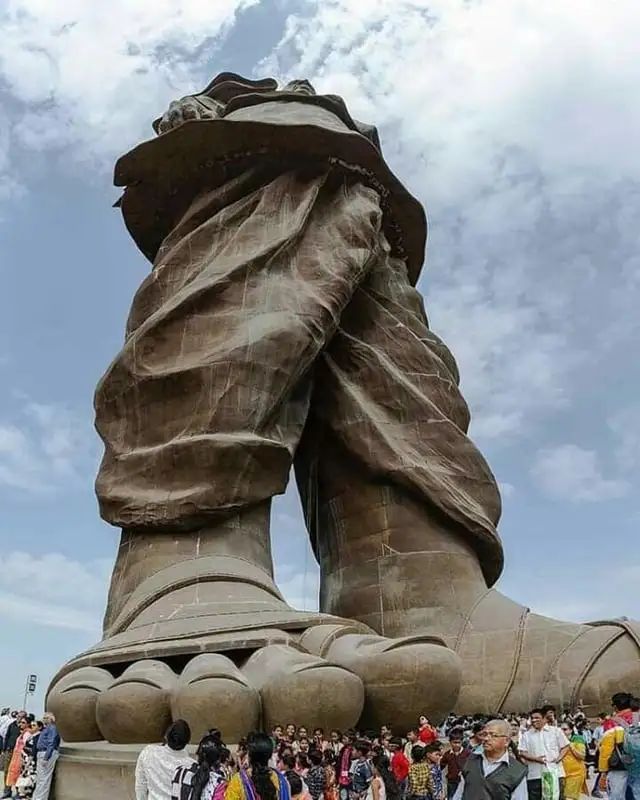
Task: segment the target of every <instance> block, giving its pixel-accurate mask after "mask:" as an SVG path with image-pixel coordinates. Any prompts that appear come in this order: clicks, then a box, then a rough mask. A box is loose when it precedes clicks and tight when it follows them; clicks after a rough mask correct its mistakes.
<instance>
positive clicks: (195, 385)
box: [48, 171, 459, 743]
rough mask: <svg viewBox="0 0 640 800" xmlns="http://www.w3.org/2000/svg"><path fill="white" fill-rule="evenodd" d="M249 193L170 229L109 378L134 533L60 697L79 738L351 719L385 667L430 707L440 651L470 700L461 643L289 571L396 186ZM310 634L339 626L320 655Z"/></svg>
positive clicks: (290, 185) (127, 531) (111, 503)
mask: <svg viewBox="0 0 640 800" xmlns="http://www.w3.org/2000/svg"><path fill="white" fill-rule="evenodd" d="M263 178H264V176H263ZM249 183H250V181H249ZM232 184H233V185H232V186H231V187H230V188H229V187H227V189H228V191H226V194H225V195H224V197H223V198H222V200H221V195H220V192H219V191H213V192H211V193H209V194H205V195H203V196H202V197H200V198H198V199H197V200H196V201H195V202H194V204H193V207H192V209H191V212H190V213H188V214H187V216H186V217H185V219H184V220H182V221H181V222H180V223H179V224H178V225H177V227H176V228H175V230H174V231H173V232H172V233H171V234H170V235H169V237H168V238H167V239H166V240H165V242H164V245H163V247H162V248H161V251H160V253H159V256H158V259H157V261H156V264H155V265H154V269H153V271H152V272H151V274H150V275H149V277H148V278H147V279H146V280H145V281H144V283H143V285H142V287H141V288H140V290H139V291H138V293H137V294H136V297H135V300H134V303H133V307H132V310H131V314H130V318H129V324H128V329H127V337H126V341H125V345H124V347H123V349H122V351H121V352H120V354H119V355H118V356H117V358H116V359H115V361H114V362H113V363H112V364H111V366H110V367H109V369H108V371H107V373H106V375H105V376H104V378H103V379H102V381H101V382H100V385H99V386H98V390H97V393H96V400H95V407H96V426H97V429H98V431H99V433H100V435H101V437H102V439H103V441H104V444H105V456H104V459H103V462H102V465H101V468H100V473H99V475H98V479H97V492H98V498H99V501H100V508H101V513H102V516H103V517H104V518H105V519H106V520H107V521H108V522H110V523H111V524H113V525H116V526H118V527H120V528H122V539H121V544H120V548H119V552H118V556H117V560H116V565H115V569H114V573H113V578H112V582H111V588H110V592H109V598H108V603H107V612H106V615H105V623H104V638H103V640H102V641H101V642H100V643H99V644H98V645H96V646H95V647H93V648H92V649H91V650H89V651H88V652H87V653H83V654H81V655H80V656H78V657H77V658H75V659H73V660H72V661H71V662H70V663H69V664H67V665H66V666H65V667H63V669H62V670H61V671H60V672H59V673H58V675H57V676H56V678H55V679H54V681H53V685H52V688H51V690H50V694H49V698H48V703H49V706H50V707H51V708H52V710H53V711H54V713H56V717H57V719H58V723H59V727H60V730H61V733H62V735H63V737H64V738H65V739H66V740H68V741H78V740H91V739H96V738H98V739H100V738H105V739H108V740H109V741H112V742H116V743H127V742H145V741H157V740H159V739H160V738H161V737H162V733H163V729H164V727H165V726H166V724H167V723H168V721H169V720H170V719H171V717H172V716H173V717H176V716H180V717H186V718H187V719H189V720H190V721H191V722H192V723H193V725H194V735H198V734H199V733H202V732H203V731H204V730H206V729H207V728H208V727H211V726H212V725H217V726H218V727H220V728H221V729H223V730H224V732H225V736H226V737H227V738H228V739H229V740H233V739H237V738H238V737H240V736H242V735H244V734H245V733H246V732H247V730H248V729H251V728H253V727H256V726H257V725H258V724H259V723H260V720H262V723H263V724H265V725H270V724H273V723H275V722H277V721H282V720H283V719H295V720H297V721H298V722H300V723H302V722H304V723H306V724H308V725H310V726H316V725H320V726H323V727H325V728H330V727H340V728H345V727H349V726H352V725H354V724H355V723H357V721H358V719H359V717H360V714H361V711H362V708H363V705H364V702H365V695H366V694H367V693H369V695H371V694H372V693H375V692H377V693H378V694H379V693H380V688H381V677H380V675H381V672H382V668H381V667H380V666H378V668H377V669H376V665H381V664H382V663H383V662H384V664H386V665H387V666H388V665H389V664H395V663H397V662H399V661H402V663H410V664H412V665H414V666H413V671H412V673H411V681H410V683H411V688H412V690H413V689H414V688H415V689H416V691H417V696H418V697H419V698H421V694H420V686H419V684H420V682H421V679H422V672H420V669H418V667H416V666H415V665H416V664H418V663H426V662H429V661H430V657H429V653H430V652H431V651H432V650H435V651H437V655H438V659H439V661H438V664H439V665H440V666H438V665H434V669H446V671H447V673H448V676H449V677H448V683H447V686H448V691H449V694H448V697H449V700H450V701H451V702H453V701H454V700H455V696H456V695H457V691H458V688H459V674H458V672H457V671H456V669H457V665H458V661H457V658H456V656H455V655H454V654H453V653H451V652H450V651H449V650H447V648H445V647H444V646H443V645H442V644H434V643H433V642H432V641H431V640H430V639H429V638H426V639H425V637H422V636H420V637H412V638H411V639H410V640H407V641H400V642H394V643H393V648H392V647H391V644H390V643H389V642H386V641H384V640H381V637H379V636H377V635H376V634H375V632H374V631H372V630H371V629H369V628H368V627H367V626H365V625H363V624H361V623H353V622H352V621H351V620H347V619H340V618H336V617H332V616H329V615H320V614H317V613H315V612H300V611H295V610H293V609H291V608H290V607H289V606H288V605H287V604H286V603H285V601H284V599H283V598H282V596H281V595H280V593H279V591H278V589H277V587H276V586H275V584H274V582H273V577H272V563H271V553H270V543H269V516H270V505H271V498H272V496H273V495H274V494H277V493H280V492H283V491H284V489H285V486H286V482H287V479H288V475H289V471H290V467H291V463H292V459H293V453H294V452H295V450H296V447H297V445H298V441H299V438H300V436H301V433H302V430H303V428H304V424H305V421H306V417H307V412H308V407H309V397H310V391H311V386H312V382H311V379H312V374H311V373H312V367H313V365H314V363H315V361H316V360H317V357H318V355H319V353H320V352H321V351H322V350H323V348H324V347H325V346H326V344H327V342H328V341H329V340H330V338H331V337H332V335H333V333H334V331H335V328H336V325H337V323H338V321H339V319H340V316H341V314H342V312H343V310H344V308H345V306H346V305H347V304H348V303H349V301H350V299H351V297H352V295H353V292H354V289H355V287H356V286H357V285H358V284H359V283H360V282H361V280H362V279H363V277H364V276H365V274H366V272H367V271H368V269H369V267H370V264H371V263H372V261H373V260H374V259H375V257H376V255H377V253H378V252H379V251H381V250H382V249H383V248H384V247H386V243H385V241H384V237H383V236H382V234H381V232H380V228H381V223H382V212H381V209H380V205H379V202H378V195H377V194H376V193H375V192H374V191H373V190H372V189H369V188H367V187H365V186H363V185H362V184H359V183H357V182H356V181H355V180H352V179H350V178H346V177H345V176H343V175H341V174H339V173H335V172H323V171H316V172H315V173H310V174H306V175H303V174H302V173H299V172H290V173H285V174H281V175H278V176H276V177H273V176H271V177H269V178H268V179H263V180H260V181H258V185H257V186H253V187H252V189H251V191H241V192H240V195H239V196H238V191H237V188H238V183H237V182H232ZM240 188H241V189H242V186H241V187H240ZM234 192H235V195H234ZM229 197H231V199H233V202H230V201H229ZM224 198H226V203H225V202H222V201H224ZM221 204H222V208H221ZM311 627H320V628H321V629H322V630H321V632H320V634H319V635H316V636H315V637H313V638H312V640H311V639H310V640H309V642H310V645H311V644H313V648H311V646H309V647H307V646H306V644H305V641H306V640H304V636H305V634H306V632H307V631H308V629H309V628H311ZM363 637H364V638H363ZM341 639H345V640H346V641H347V644H345V643H342V644H341V645H340V651H341V653H342V654H343V655H342V656H341V657H340V658H336V659H334V658H333V653H334V652H335V651H337V649H338V644H337V643H338V642H339V641H340V640H341ZM391 651H393V652H391ZM345 654H346V655H345ZM327 659H329V660H327ZM445 701H446V698H445Z"/></svg>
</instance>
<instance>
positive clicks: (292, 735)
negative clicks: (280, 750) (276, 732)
mask: <svg viewBox="0 0 640 800" xmlns="http://www.w3.org/2000/svg"><path fill="white" fill-rule="evenodd" d="M296 732H297V728H296V726H295V725H294V724H293V723H292V722H290V723H289V724H288V725H287V727H286V728H285V733H286V738H287V741H288V742H290V743H291V744H293V742H294V741H295V739H296Z"/></svg>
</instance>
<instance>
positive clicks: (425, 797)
mask: <svg viewBox="0 0 640 800" xmlns="http://www.w3.org/2000/svg"><path fill="white" fill-rule="evenodd" d="M411 761H412V764H411V766H410V767H409V781H408V787H407V794H408V797H409V798H410V800H429V798H431V797H433V781H432V780H431V770H430V769H429V764H427V762H426V753H425V749H424V747H422V746H421V745H419V744H414V746H413V750H412V751H411Z"/></svg>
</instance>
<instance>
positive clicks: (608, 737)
mask: <svg viewBox="0 0 640 800" xmlns="http://www.w3.org/2000/svg"><path fill="white" fill-rule="evenodd" d="M632 699H633V698H632V697H631V695H630V694H628V693H627V692H617V693H616V694H614V695H613V697H612V698H611V705H612V706H613V712H614V713H613V715H612V716H611V718H610V719H609V720H607V721H606V722H605V724H604V725H603V727H604V734H603V736H602V739H601V741H600V753H599V756H598V772H599V773H600V778H599V781H598V784H597V786H598V789H599V790H600V791H606V792H607V794H608V796H609V800H625V795H626V792H627V783H628V777H629V776H628V774H627V769H626V764H625V756H624V754H623V752H622V750H623V747H624V739H625V730H626V729H627V728H628V727H629V726H630V725H631V724H632V723H633V711H632V710H631V701H632ZM639 794H640V792H639Z"/></svg>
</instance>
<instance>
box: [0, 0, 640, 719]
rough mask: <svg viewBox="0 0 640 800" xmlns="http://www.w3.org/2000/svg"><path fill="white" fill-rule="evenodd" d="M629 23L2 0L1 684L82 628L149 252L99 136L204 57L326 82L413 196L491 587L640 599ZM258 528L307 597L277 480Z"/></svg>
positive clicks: (96, 619) (198, 75)
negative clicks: (102, 385)
mask: <svg viewBox="0 0 640 800" xmlns="http://www.w3.org/2000/svg"><path fill="white" fill-rule="evenodd" d="M63 6H64V9H63ZM639 27H640V26H639V22H638V15H637V3H636V1H635V0H616V2H613V3H597V2H595V0H262V2H260V0H182V2H181V3H175V2H173V1H172V0H154V2H151V0H113V1H112V3H111V4H110V5H109V10H108V12H107V11H106V10H105V7H104V4H102V3H97V2H95V0H68V2H66V3H64V4H62V3H52V2H50V1H49V0H4V2H2V0H0V39H1V40H2V43H3V45H2V50H1V52H0V105H1V107H2V109H3V113H2V115H0V385H1V386H2V392H1V393H0V552H2V559H1V562H0V563H1V565H2V579H1V582H0V675H1V676H2V681H0V685H1V693H0V705H4V704H5V702H6V703H11V704H18V703H20V702H21V695H22V690H23V686H24V677H25V676H26V674H27V673H28V672H36V673H38V674H39V676H40V679H41V683H42V684H45V683H46V681H47V680H48V678H49V677H50V676H51V674H52V673H53V672H54V671H55V670H56V668H57V667H58V666H59V665H60V664H61V663H62V662H64V661H65V660H66V659H68V658H69V657H71V656H72V655H74V654H75V653H77V652H78V651H79V650H82V649H85V648H86V647H88V646H89V645H91V644H92V643H93V642H95V641H96V640H97V639H98V638H99V628H100V622H101V615H102V611H103V606H104V600H105V592H106V585H107V580H108V576H109V573H110V569H111V565H112V562H113V556H114V551H115V546H116V543H117V532H116V531H114V530H112V529H111V528H109V527H108V526H107V525H105V524H103V523H101V522H100V520H99V518H98V515H97V510H96V502H95V499H94V495H93V487H92V482H93V478H94V475H95V470H96V465H97V462H98V459H99V457H100V448H99V443H98V441H97V437H96V435H95V434H94V431H93V428H92V409H91V400H92V392H93V388H94V386H95V383H96V381H97V379H98V378H99V376H100V374H101V372H102V371H103V369H104V368H105V367H106V365H107V364H108V362H109V361H110V359H111V358H112V356H113V355H114V354H115V352H116V351H117V349H118V347H119V345H120V342H121V340H122V334H123V329H124V321H125V318H126V314H127V311H128V306H129V303H130V300H131V297H132V294H133V292H134V291H135V289H136V287H137V285H138V284H139V283H140V282H141V280H142V279H143V277H144V275H145V273H146V272H147V270H148V268H149V265H148V264H147V263H146V262H145V261H144V259H143V257H142V256H141V255H140V254H139V253H138V252H137V251H136V249H135V247H134V245H133V243H132V242H131V241H130V240H129V239H128V237H127V234H126V232H125V230H124V226H123V224H122V221H121V219H120V216H119V212H118V211H117V210H114V209H112V208H111V205H112V203H113V202H114V200H115V199H116V198H117V191H116V190H115V189H114V188H113V187H112V186H111V169H112V165H113V162H114V159H115V158H116V157H117V156H118V155H119V154H121V153H123V152H124V151H125V150H127V149H128V148H129V147H130V146H132V145H133V144H135V143H136V142H138V141H140V140H141V139H143V138H148V137H149V135H150V133H151V129H150V122H151V120H152V119H154V118H155V117H156V116H158V114H159V113H161V112H162V111H163V109H164V108H165V107H166V105H167V104H168V102H169V101H170V100H171V99H174V98H176V97H180V96H183V95H185V94H189V93H190V92H192V91H194V90H196V89H198V88H201V87H202V86H204V85H205V84H206V83H207V82H208V81H209V80H210V78H211V77H213V75H215V74H216V73H217V72H219V71H222V70H234V71H239V72H242V73H244V74H247V75H251V76H256V77H264V76H266V75H275V76H276V77H278V78H282V79H290V78H293V77H307V78H309V79H311V80H312V81H313V82H314V84H315V85H316V87H317V89H318V90H319V91H327V92H333V93H338V94H342V95H343V96H344V97H345V99H346V100H347V103H348V104H349V106H350V108H351V110H352V113H353V114H354V116H357V117H358V118H360V119H363V120H366V121H371V122H374V123H376V124H377V125H378V127H379V129H380V133H381V137H382V143H383V148H384V151H385V155H386V158H387V160H388V161H389V162H390V164H391V165H392V167H393V168H394V169H395V170H396V172H397V173H398V174H399V175H400V177H401V178H402V179H403V180H404V181H405V182H406V183H407V185H408V186H409V188H410V189H411V190H412V191H413V192H414V193H415V194H416V195H417V196H419V197H420V198H421V200H422V201H423V202H424V203H425V205H426V207H427V212H428V215H429V218H430V225H431V227H430V240H429V246H428V258H427V264H426V267H425V270H424V273H423V276H422V279H421V284H420V288H421V289H422V291H423V292H424V294H425V295H426V298H427V309H428V312H429V315H430V320H431V324H432V327H433V328H434V330H436V331H437V332H438V333H439V334H440V335H441V336H443V338H445V340H446V341H447V342H448V343H449V345H450V346H451V347H452V349H453V351H454V352H455V354H456V356H457V358H458V361H459V364H460V367H461V371H462V376H463V389H464V391H465V394H466V396H467V399H468V400H469V403H470V406H471V409H472V412H473V415H474V421H473V423H472V428H471V432H472V435H473V437H474V438H475V439H476V441H477V442H478V443H479V445H480V446H481V447H482V449H483V451H484V452H485V453H486V455H487V457H488V459H489V461H490V463H491V464H492V466H493V469H494V471H495V473H496V475H497V476H498V479H499V481H500V483H501V486H502V492H503V499H504V506H505V511H504V516H503V521H502V524H501V534H502V537H503V540H504V542H505V547H506V552H507V559H506V563H507V566H506V570H505V575H504V577H503V578H502V580H501V583H500V586H501V588H502V589H503V590H504V591H505V592H508V593H510V594H512V595H513V596H515V598H516V599H517V600H519V601H521V602H523V603H525V604H527V605H529V606H531V607H532V608H535V609H537V610H541V611H544V612H547V613H551V614H557V615H563V616H565V617H568V618H571V619H575V620H581V619H594V618H601V617H603V616H606V615H614V616H617V615H623V614H626V615H628V616H634V615H635V616H638V615H640V600H639V599H638V592H637V586H638V579H639V578H640V548H639V547H638V538H637V534H638V527H639V525H640V506H639V503H638V499H637V498H638V488H639V484H640V400H639V399H638V389H639V387H640V360H639V359H638V357H637V351H638V325H639V320H640V317H639V315H638V312H637V309H638V306H639V305H640V250H639V248H638V243H639V242H638V240H639V233H638V231H639V230H640V225H639V222H638V220H639V219H640V159H639V158H638V153H637V143H638V140H639V135H640V109H639V106H638V103H637V102H636V101H635V98H636V97H637V87H638V85H639V84H640V63H639V62H638V59H637V52H636V48H637V42H638V36H639V34H640V30H639ZM273 527H274V537H275V552H276V558H277V559H278V560H279V562H280V564H279V569H278V575H279V578H280V581H281V585H282V586H283V589H284V590H285V593H286V594H287V596H288V597H289V599H290V600H291V602H292V603H294V604H296V605H297V606H299V607H303V606H304V607H306V608H312V607H314V604H315V602H316V600H315V594H316V590H317V568H316V565H315V563H314V561H313V557H312V555H311V554H310V552H309V550H308V547H307V545H306V540H305V535H304V533H303V527H302V523H301V518H300V515H299V512H298V508H297V497H296V495H295V492H293V491H290V492H289V493H288V494H287V496H286V497H285V498H284V499H283V500H281V501H279V502H278V504H277V510H276V513H275V517H274V526H273ZM43 688H44V687H43ZM41 700H42V693H39V694H38V695H37V696H36V697H35V698H34V699H33V700H32V701H31V706H32V708H33V710H34V711H36V710H39V703H41Z"/></svg>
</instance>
